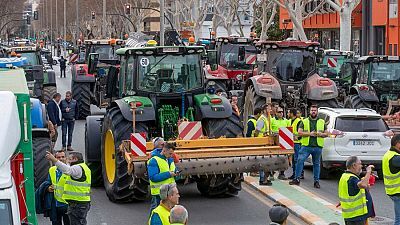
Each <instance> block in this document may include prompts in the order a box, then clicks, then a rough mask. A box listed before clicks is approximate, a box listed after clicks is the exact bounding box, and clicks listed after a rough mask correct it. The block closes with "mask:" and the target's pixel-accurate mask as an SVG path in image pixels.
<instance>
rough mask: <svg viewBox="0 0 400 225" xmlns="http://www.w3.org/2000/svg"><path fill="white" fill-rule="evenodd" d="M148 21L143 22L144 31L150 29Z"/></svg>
mask: <svg viewBox="0 0 400 225" xmlns="http://www.w3.org/2000/svg"><path fill="white" fill-rule="evenodd" d="M150 29H151V28H150V22H144V23H143V30H144V31H150Z"/></svg>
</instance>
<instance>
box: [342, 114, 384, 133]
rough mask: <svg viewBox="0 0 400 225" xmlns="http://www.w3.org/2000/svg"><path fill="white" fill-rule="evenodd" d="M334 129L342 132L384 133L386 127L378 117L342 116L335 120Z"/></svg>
mask: <svg viewBox="0 0 400 225" xmlns="http://www.w3.org/2000/svg"><path fill="white" fill-rule="evenodd" d="M335 129H336V130H340V131H344V132H385V131H387V130H388V127H387V125H386V123H385V122H384V121H383V119H382V118H381V117H378V116H375V117H360V116H356V117H355V116H342V117H338V118H336V123H335Z"/></svg>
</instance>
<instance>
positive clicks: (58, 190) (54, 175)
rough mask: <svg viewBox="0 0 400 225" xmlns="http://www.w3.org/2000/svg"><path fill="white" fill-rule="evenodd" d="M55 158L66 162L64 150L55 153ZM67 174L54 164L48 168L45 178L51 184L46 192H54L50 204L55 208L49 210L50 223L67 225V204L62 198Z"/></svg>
mask: <svg viewBox="0 0 400 225" xmlns="http://www.w3.org/2000/svg"><path fill="white" fill-rule="evenodd" d="M55 157H56V159H58V160H59V161H60V162H62V163H66V161H67V160H66V157H65V152H64V151H58V152H56V153H55ZM67 177H68V176H67V175H65V174H63V173H62V172H61V170H59V169H57V167H56V166H52V167H50V169H49V177H48V178H47V180H48V181H49V183H51V185H50V186H49V187H48V188H47V191H48V192H52V193H53V194H54V202H53V203H52V204H51V206H52V207H55V209H53V210H51V213H50V220H51V223H52V225H62V224H64V225H69V224H70V222H69V218H68V215H67V209H68V204H67V202H66V201H65V200H64V199H63V198H62V194H63V190H64V185H65V181H66V180H67Z"/></svg>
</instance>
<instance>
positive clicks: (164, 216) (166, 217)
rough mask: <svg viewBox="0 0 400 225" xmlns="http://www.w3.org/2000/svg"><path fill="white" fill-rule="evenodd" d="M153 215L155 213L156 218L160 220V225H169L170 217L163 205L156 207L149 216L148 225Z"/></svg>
mask: <svg viewBox="0 0 400 225" xmlns="http://www.w3.org/2000/svg"><path fill="white" fill-rule="evenodd" d="M154 213H157V214H158V216H159V217H160V219H161V223H162V224H163V225H170V223H169V215H170V211H168V209H166V208H165V207H164V206H163V205H161V204H160V205H159V206H157V208H155V209H154V210H153V211H152V212H151V215H150V219H149V225H150V222H151V218H152V217H153V215H154Z"/></svg>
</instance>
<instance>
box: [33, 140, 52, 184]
mask: <svg viewBox="0 0 400 225" xmlns="http://www.w3.org/2000/svg"><path fill="white" fill-rule="evenodd" d="M32 147H33V168H34V169H33V170H34V177H35V178H34V183H35V189H36V188H38V187H39V186H40V185H41V184H42V183H43V181H45V180H46V179H47V175H48V174H49V168H50V163H49V162H48V161H47V160H46V157H45V156H46V151H49V150H50V149H51V141H50V139H49V138H46V137H35V138H33V139H32Z"/></svg>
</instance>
